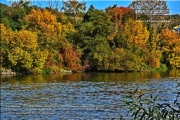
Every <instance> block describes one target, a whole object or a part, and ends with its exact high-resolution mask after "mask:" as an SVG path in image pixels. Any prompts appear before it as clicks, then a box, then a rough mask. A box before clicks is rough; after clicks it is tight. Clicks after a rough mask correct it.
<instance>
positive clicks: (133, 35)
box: [122, 19, 149, 51]
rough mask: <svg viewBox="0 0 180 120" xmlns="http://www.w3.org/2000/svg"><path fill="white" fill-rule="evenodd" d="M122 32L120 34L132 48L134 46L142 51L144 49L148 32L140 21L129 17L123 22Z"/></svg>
mask: <svg viewBox="0 0 180 120" xmlns="http://www.w3.org/2000/svg"><path fill="white" fill-rule="evenodd" d="M122 34H123V35H122V36H123V37H125V38H126V39H127V40H128V42H127V44H128V46H129V47H131V48H133V50H135V49H136V48H137V49H140V50H142V51H144V50H145V48H146V42H147V40H148V38H149V32H148V31H147V29H146V27H144V26H143V24H142V23H141V22H135V21H134V20H132V19H129V20H128V21H127V22H126V23H125V26H124V32H123V33H122Z"/></svg>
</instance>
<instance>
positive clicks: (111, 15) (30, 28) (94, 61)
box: [0, 0, 180, 73]
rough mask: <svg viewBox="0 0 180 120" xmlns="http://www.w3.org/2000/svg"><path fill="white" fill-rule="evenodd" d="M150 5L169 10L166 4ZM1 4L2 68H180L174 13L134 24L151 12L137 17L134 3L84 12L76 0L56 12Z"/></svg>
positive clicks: (178, 22)
mask: <svg viewBox="0 0 180 120" xmlns="http://www.w3.org/2000/svg"><path fill="white" fill-rule="evenodd" d="M146 2H147V1H146ZM162 2H163V1H162ZM148 4H150V3H148ZM138 5H140V4H138ZM151 5H154V6H161V7H162V6H164V8H166V9H167V6H166V4H165V3H164V2H163V3H162V4H159V3H158V4H152V3H151ZM0 6H1V8H2V9H1V13H0V16H1V19H0V26H1V38H0V39H1V67H3V68H9V69H12V70H14V71H16V72H21V73H22V72H25V73H50V72H53V73H58V72H61V71H62V70H63V69H70V70H72V71H76V72H78V71H122V72H124V71H146V70H161V69H166V68H169V69H178V68H180V34H178V32H175V31H172V29H173V27H174V26H177V25H180V16H178V15H173V16H172V17H171V22H166V23H165V22H151V21H150V22H137V20H145V19H150V16H148V15H146V14H139V15H138V18H137V13H136V12H135V9H134V6H137V5H136V1H133V2H132V3H131V5H129V7H123V6H117V5H113V6H109V7H108V8H106V9H105V10H98V9H96V8H95V7H94V6H93V5H91V6H90V7H89V9H88V10H87V11H86V4H85V2H79V1H76V0H68V1H64V2H63V6H62V7H61V10H60V11H59V10H58V9H57V8H53V7H52V6H49V7H46V8H42V7H38V6H34V5H30V3H29V1H19V2H15V3H13V4H12V5H11V6H7V5H4V4H0ZM132 6H133V7H132ZM143 7H144V4H142V5H141V6H138V8H143ZM151 7H152V6H151ZM166 17H167V16H165V15H163V16H160V17H159V18H158V19H161V20H162V19H165V18H166Z"/></svg>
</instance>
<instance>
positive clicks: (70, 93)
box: [1, 71, 180, 119]
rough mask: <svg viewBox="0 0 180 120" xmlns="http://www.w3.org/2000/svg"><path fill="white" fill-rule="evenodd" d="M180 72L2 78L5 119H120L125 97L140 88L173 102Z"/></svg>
mask: <svg viewBox="0 0 180 120" xmlns="http://www.w3.org/2000/svg"><path fill="white" fill-rule="evenodd" d="M176 81H180V71H169V72H166V73H159V72H151V73H149V72H147V73H75V74H59V75H27V76H16V77H2V79H1V113H2V114H1V119H40V118H44V117H46V118H49V119H68V118H75V119H87V118H92V119H93V118H99V119H101V118H120V115H126V108H125V107H123V106H122V105H123V104H122V102H121V100H122V95H126V94H127V92H129V91H132V90H134V89H135V88H136V87H137V86H139V92H141V93H152V94H154V95H159V97H160V98H166V99H167V100H168V101H169V102H173V100H174V99H175V97H176V95H175V94H174V91H175V87H176Z"/></svg>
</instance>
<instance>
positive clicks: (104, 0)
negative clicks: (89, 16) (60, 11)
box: [0, 0, 180, 15]
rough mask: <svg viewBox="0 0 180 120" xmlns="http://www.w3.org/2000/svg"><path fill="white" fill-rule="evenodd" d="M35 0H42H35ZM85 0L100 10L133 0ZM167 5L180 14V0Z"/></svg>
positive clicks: (4, 0) (125, 4)
mask: <svg viewBox="0 0 180 120" xmlns="http://www.w3.org/2000/svg"><path fill="white" fill-rule="evenodd" d="M9 1H10V0H9ZM12 1H13V0H12ZM14 1H17V0H14ZM34 1H41V0H34ZM42 1H48V0H42ZM52 1H53V0H52ZM59 1H61V0H59ZM80 1H82V0H80ZM84 1H85V2H86V6H87V9H88V8H89V6H90V5H93V6H94V7H95V8H97V9H100V10H104V9H105V8H107V7H109V6H110V5H111V6H113V5H114V4H117V6H124V7H127V6H128V5H130V4H131V2H132V0H84ZM0 3H3V4H8V0H1V1H0ZM167 6H168V8H169V9H170V13H171V14H179V15H180V0H167Z"/></svg>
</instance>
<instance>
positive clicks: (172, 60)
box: [159, 28, 180, 68]
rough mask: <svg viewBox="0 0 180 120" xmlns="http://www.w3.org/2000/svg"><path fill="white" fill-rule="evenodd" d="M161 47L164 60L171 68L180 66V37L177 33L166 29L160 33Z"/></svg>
mask: <svg viewBox="0 0 180 120" xmlns="http://www.w3.org/2000/svg"><path fill="white" fill-rule="evenodd" d="M159 47H160V50H161V51H162V54H163V58H162V62H163V63H165V64H166V65H167V66H169V67H171V68H179V67H180V37H179V36H178V35H177V33H175V32H173V31H171V30H169V29H167V28H166V29H164V30H162V31H161V33H160V34H159Z"/></svg>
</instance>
